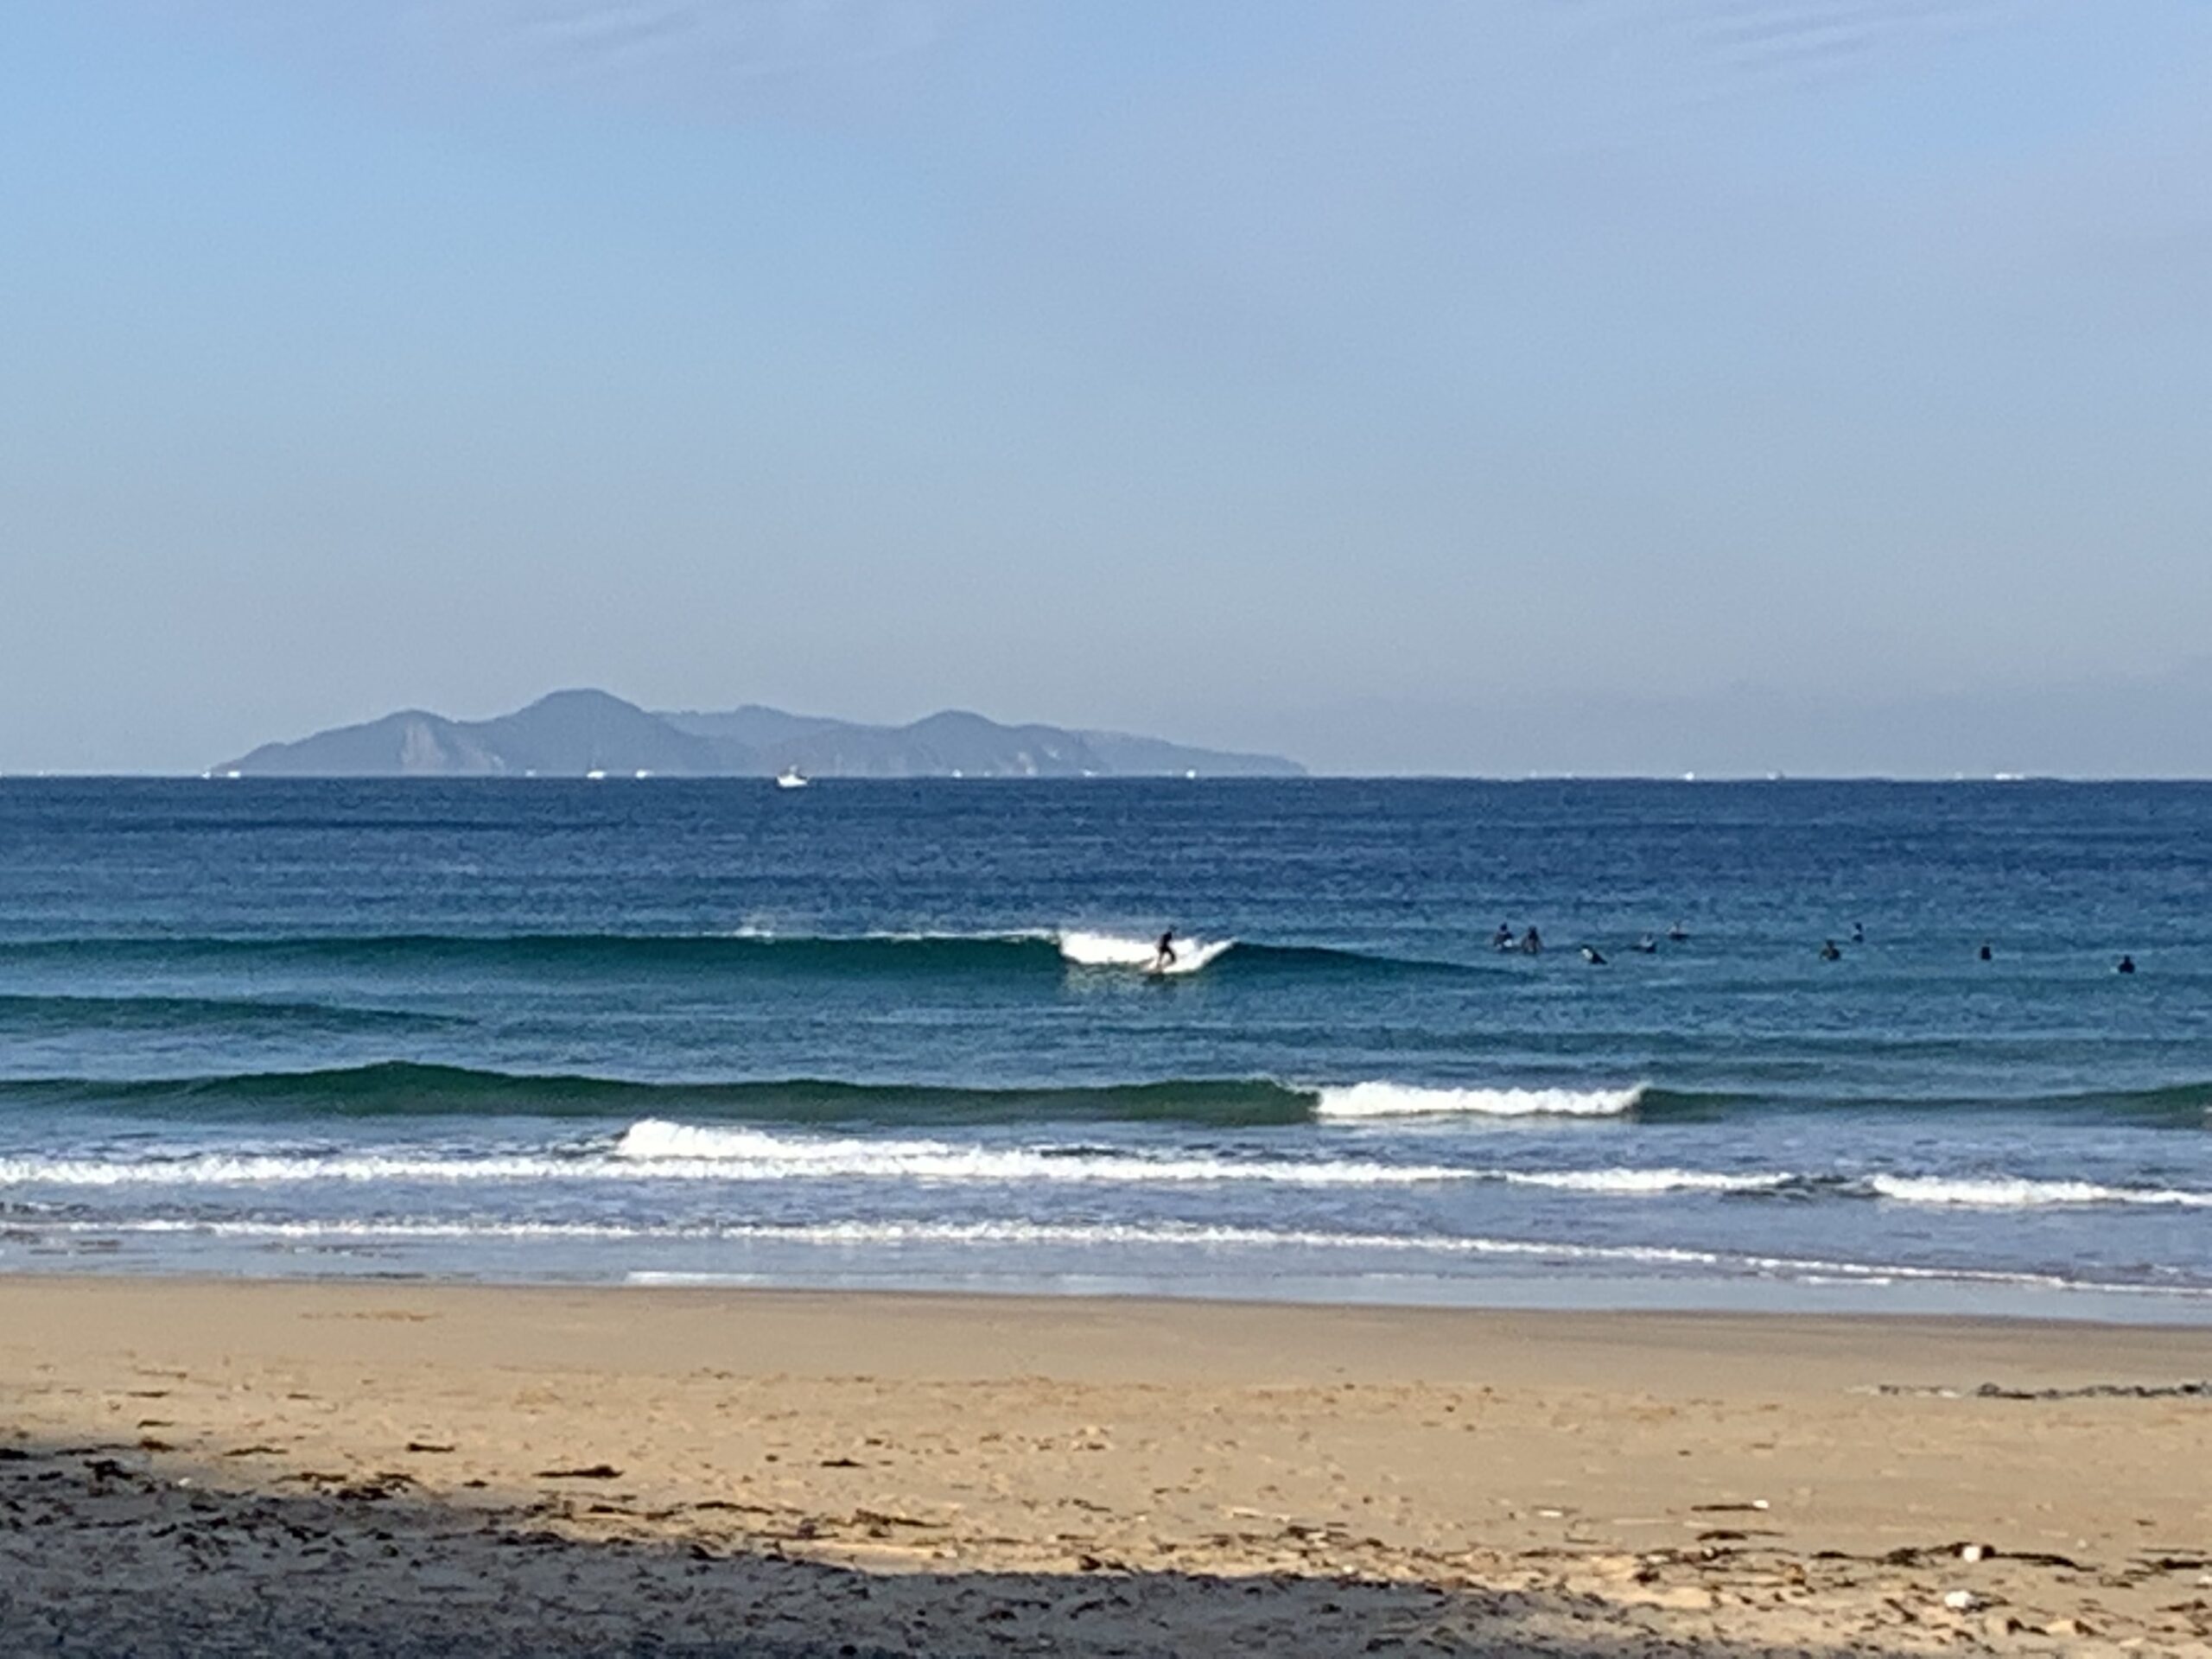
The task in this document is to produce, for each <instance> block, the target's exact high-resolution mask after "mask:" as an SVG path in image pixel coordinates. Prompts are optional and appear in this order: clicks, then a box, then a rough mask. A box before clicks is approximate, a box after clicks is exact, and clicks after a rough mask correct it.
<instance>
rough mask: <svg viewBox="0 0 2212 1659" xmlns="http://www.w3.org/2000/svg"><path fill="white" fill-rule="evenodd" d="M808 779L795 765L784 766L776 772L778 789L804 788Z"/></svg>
mask: <svg viewBox="0 0 2212 1659" xmlns="http://www.w3.org/2000/svg"><path fill="white" fill-rule="evenodd" d="M810 781H811V780H810V779H809V778H808V777H807V775H806V774H805V773H804V772H801V771H800V770H799V769H798V767H797V766H785V768H784V769H783V770H782V771H781V772H778V773H777V774H776V787H777V788H778V789H804V788H805V787H806V786H807V785H808V783H809V782H810Z"/></svg>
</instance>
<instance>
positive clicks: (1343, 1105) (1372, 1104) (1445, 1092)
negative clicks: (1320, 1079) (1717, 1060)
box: [1314, 1083, 1644, 1118]
mask: <svg viewBox="0 0 2212 1659" xmlns="http://www.w3.org/2000/svg"><path fill="white" fill-rule="evenodd" d="M1643 1091H1644V1085H1643V1084H1633V1085H1631V1086H1630V1087H1629V1088H1626V1089H1434V1088H1420V1087H1416V1086H1415V1085H1414V1084H1404V1083H1355V1084H1350V1085H1349V1086H1346V1087H1344V1088H1335V1089H1323V1090H1321V1091H1320V1097H1319V1101H1318V1103H1316V1105H1315V1107H1314V1114H1315V1116H1319V1117H1325V1118H1360V1117H1428V1116H1447V1115H1448V1116H1476V1117H1620V1116H1625V1115H1627V1114H1628V1113H1630V1112H1632V1111H1634V1110H1635V1109H1636V1108H1637V1103H1638V1102H1639V1101H1641V1100H1642V1099H1643Z"/></svg>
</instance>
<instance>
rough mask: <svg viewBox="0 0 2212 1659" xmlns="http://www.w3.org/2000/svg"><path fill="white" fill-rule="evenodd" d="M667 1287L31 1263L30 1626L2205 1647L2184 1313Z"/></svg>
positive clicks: (202, 1640) (12, 1482)
mask: <svg viewBox="0 0 2212 1659" xmlns="http://www.w3.org/2000/svg"><path fill="white" fill-rule="evenodd" d="M644 1288H648V1287H622V1286H597V1287H576V1286H552V1285H496V1286H494V1285H479V1284H456V1283H453V1282H435V1283H434V1282H425V1281H374V1282H363V1281H334V1280H315V1281H304V1280H252V1281H250V1280H233V1279H213V1278H202V1279H194V1278H188V1277H182V1276H175V1277H171V1276H153V1275H148V1276H137V1277H133V1276H124V1275H122V1274H111V1273H104V1274H42V1273H40V1274H8V1275H0V1586H12V1587H8V1588H0V1646H8V1645H9V1644H10V1643H13V1645H14V1646H16V1647H21V1646H27V1645H32V1644H34V1642H38V1643H41V1644H42V1645H54V1646H58V1647H59V1649H60V1650H61V1651H65V1652H70V1651H82V1652H97V1651H102V1650H106V1649H113V1648H115V1647H120V1646H134V1645H135V1646H136V1647H137V1650H139V1651H141V1652H143V1653H148V1654H165V1653H171V1652H175V1653H178V1654H185V1653H192V1654H199V1653H203V1652H205V1653H214V1652H219V1651H231V1650H238V1651H247V1652H252V1651H259V1650H263V1649H262V1648H260V1647H257V1646H256V1645H255V1643H257V1642H259V1643H263V1644H264V1646H265V1649H266V1650H268V1651H270V1652H292V1651H299V1652H321V1651H324V1650H325V1649H323V1648H320V1647H316V1646H315V1645H314V1644H313V1643H311V1642H308V1641H306V1639H305V1638H304V1637H302V1630H325V1631H330V1632H334V1633H339V1634H342V1636H343V1638H344V1639H343V1641H342V1642H341V1641H340V1640H339V1639H338V1636H337V1635H334V1636H333V1637H332V1643H333V1645H331V1646H330V1647H329V1649H327V1650H329V1651H332V1652H340V1651H344V1652H353V1653H367V1654H377V1653H385V1652H390V1653H393V1654H398V1653H403V1652H419V1651H422V1650H424V1649H425V1648H426V1647H427V1646H429V1645H434V1644H435V1643H437V1642H440V1641H448V1643H449V1642H450V1640H451V1639H453V1638H454V1637H455V1632H456V1631H460V1632H463V1633H465V1638H466V1639H462V1640H461V1646H462V1647H464V1648H465V1649H467V1650H469V1651H481V1652H498V1653H505V1652H510V1651H512V1652H515V1653H523V1652H538V1651H542V1652H558V1653H567V1652H571V1651H573V1652H579V1653H581V1652H604V1651H622V1652H628V1651H632V1650H633V1648H634V1647H635V1646H636V1644H637V1643H642V1642H645V1640H647V1639H648V1638H652V1639H655V1640H657V1641H658V1642H660V1643H664V1644H665V1645H664V1646H663V1647H661V1648H660V1649H658V1650H660V1651H664V1652H677V1653H691V1652H696V1653H699V1654H702V1655H703V1654H707V1653H721V1652H728V1653H732V1654H734V1653H737V1652H741V1651H743V1652H758V1653H760V1654H768V1655H777V1656H781V1655H783V1654H785V1653H791V1654H796V1653H801V1652H806V1653H813V1652H826V1653H835V1652H837V1651H838V1650H839V1649H840V1648H841V1646H842V1645H844V1644H846V1643H850V1644H852V1645H853V1648H854V1650H855V1652H858V1653H862V1654H879V1655H880V1654H894V1653H895V1654H916V1655H919V1654H930V1655H938V1654H968V1653H983V1652H1001V1651H1023V1650H1027V1651H1058V1652H1071V1653H1093V1652H1096V1653H1099V1654H1102V1655H1103V1654H1105V1653H1109V1652H1138V1653H1162V1654H1165V1653H1176V1652H1186V1651H1196V1650H1211V1649H1221V1648H1224V1647H1231V1646H1236V1645H1244V1646H1249V1647H1253V1648H1254V1649H1255V1650H1260V1651H1266V1652H1269V1653H1277V1652H1280V1653H1285V1654H1306V1653H1311V1654H1317V1655H1318V1654H1335V1653H1344V1652H1359V1651H1362V1650H1363V1649H1364V1648H1366V1647H1367V1646H1368V1645H1369V1644H1370V1642H1372V1641H1375V1640H1378V1639H1380V1640H1383V1646H1384V1647H1389V1646H1392V1645H1395V1644H1401V1643H1402V1644H1403V1645H1405V1646H1407V1647H1408V1648H1409V1649H1419V1648H1420V1647H1421V1644H1422V1643H1427V1644H1428V1649H1427V1650H1431V1651H1435V1650H1442V1651H1449V1652H1478V1651H1494V1650H1497V1649H1499V1648H1501V1647H1503V1648H1506V1649H1511V1650H1516V1651H1535V1652H1544V1651H1550V1652H1561V1653H1566V1652H1590V1653H1598V1652H1605V1653H1624V1652H1634V1651H1643V1650H1649V1649H1652V1648H1656V1646H1657V1645H1658V1644H1660V1643H1665V1642H1671V1643H1677V1644H1679V1650H1688V1651H1694V1652H1700V1653H1713V1654H1724V1653H1725V1654H1747V1653H1751V1652H1757V1651H1762V1650H1765V1649H1770V1648H1774V1647H1787V1648H1791V1649H1819V1650H1821V1651H1827V1652H1865V1653H1876V1652H1881V1653H1892V1652H1903V1651H1923V1650H1924V1651H1935V1650H1938V1649H1941V1650H1944V1651H1959V1650H1962V1649H1963V1650H1970V1651H1980V1650H1988V1651H2007V1652H2009V1651H2024V1652H2026V1651H2034V1652H2050V1651H2067V1652H2076V1651H2094V1650H2101V1648H2102V1647H2103V1646H2104V1644H2107V1643H2117V1642H2121V1641H2126V1640H2130V1639H2133V1640H2134V1641H2135V1642H2136V1643H2137V1649H2136V1650H2139V1651H2141V1650H2148V1651H2152V1652H2158V1653H2168V1652H2173V1653H2183V1652H2212V1492H2208V1491H2206V1490H2205V1489H2204V1482H2203V1479H2202V1471H2204V1470H2205V1469H2207V1468H2212V1388H2208V1387H2207V1386H2206V1380H2207V1379H2209V1378H2212V1332H2207V1331H2204V1330H2202V1329H2191V1328H2188V1327H2180V1326H2145V1325H2105V1324H2096V1323H2088V1322H2063V1321H2055V1320H2023V1319H1999V1318H1985V1319H1947V1318H1936V1317H1928V1316H1916V1315H1884V1314H1859V1313H1839V1314H1789V1313H1690V1312H1671V1311H1642V1312H1631V1311H1604V1312H1569V1311H1550V1310H1495V1309H1485V1310H1478V1309H1459V1308H1408V1307H1385V1306H1371V1305H1370V1306H1342V1305H1339V1306H1317V1305H1311V1304H1294V1303H1281V1302H1263V1303H1250V1302H1230V1301H1211V1300H1209V1301H1198V1300H1184V1299H1179V1298H1160V1299H1138V1298H1119V1297H1111V1298H1109V1297H1073V1296H1045V1297H1033V1296H1032V1297H1023V1296H1015V1295H1010V1294H984V1295H976V1294H955V1293H947V1292H926V1291H925V1292H901V1293H895V1294H877V1293H869V1292H861V1291H827V1292H825V1291H812V1290H774V1289H735V1288H731V1287H695V1286H655V1287H649V1289H650V1294H639V1291H640V1290H641V1289H644ZM1985 1385H1989V1386H1992V1387H1993V1388H1994V1389H1995V1390H1996V1392H1994V1393H1984V1392H1982V1390H1983V1389H1984V1388H1985ZM2199 1389H2202V1390H2203V1391H2202V1392H2199V1391H2198V1390H2199ZM40 1517H43V1518H42V1519H41V1518H40ZM1962 1546H1964V1547H1967V1549H1965V1550H1962V1548H1961V1547H1962ZM1969 1551H1970V1552H1971V1553H1968V1552H1969ZM340 1563H343V1564H344V1570H343V1571H340V1567H339V1564H340ZM218 1564H219V1566H220V1567H221V1569H222V1570H221V1571H220V1572H209V1571H208V1570H207V1568H208V1567H212V1566H214V1565H218ZM480 1592H481V1593H480ZM493 1592H496V1593H493ZM1947 1597H1948V1598H1951V1599H1952V1600H1951V1601H1950V1602H1949V1603H1947V1601H1946V1598H1947ZM255 1608H266V1609H274V1610H276V1611H274V1612H263V1613H256V1612H255V1611H253V1610H254V1609H255ZM254 1618H265V1619H274V1620H276V1621H277V1622H276V1623H272V1624H268V1625H267V1626H266V1629H265V1630H264V1633H263V1634H262V1635H259V1636H255V1637H253V1638H252V1639H251V1640H242V1639H241V1637H240V1632H241V1631H248V1632H251V1631H252V1630H255V1629H257V1628H259V1627H256V1626H254V1625H253V1624H252V1622H251V1621H252V1620H253V1619H254ZM456 1618H461V1619H462V1621H463V1622H462V1623H461V1624H458V1625H456V1624H454V1623H453V1622H452V1621H454V1619H456ZM48 1636H52V1637H56V1638H58V1639H57V1640H56V1641H54V1642H51V1643H48V1642H46V1641H45V1639H44V1638H45V1637H48ZM1001 1637H1007V1638H1008V1640H1006V1641H1001V1640H1000V1638H1001ZM72 1641H76V1642H78V1643H80V1644H82V1645H79V1646H74V1647H73V1646H72V1645H70V1643H71V1642H72ZM164 1643H167V1645H164ZM715 1643H724V1644H726V1645H723V1646H717V1645H715ZM226 1644H227V1645H226ZM564 1644H565V1645H564ZM748 1644H749V1645H748ZM639 1650H642V1649H639ZM1378 1650H1380V1649H1378ZM2113 1650H2115V1651H2116V1650H2118V1649H2113Z"/></svg>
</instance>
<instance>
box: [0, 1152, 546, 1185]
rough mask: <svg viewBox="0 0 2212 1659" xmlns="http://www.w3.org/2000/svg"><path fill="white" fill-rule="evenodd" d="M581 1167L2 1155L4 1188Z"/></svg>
mask: <svg viewBox="0 0 2212 1659" xmlns="http://www.w3.org/2000/svg"><path fill="white" fill-rule="evenodd" d="M576 1167H577V1165H576V1164H575V1163H574V1162H572V1161H570V1160H566V1159H560V1158H544V1157H506V1158H500V1157H490V1158H439V1157H423V1156H411V1155H406V1154H399V1155H385V1154H334V1155H331V1156H326V1157H317V1156H315V1155H313V1154H290V1155H284V1156H277V1155H267V1154H264V1155H253V1156H242V1155H233V1154H223V1153H202V1154H192V1155H188V1156H185V1157H179V1158H147V1159H133V1160H129V1161H115V1162H106V1161H103V1160H98V1159H92V1158H0V1186H253V1185H282V1184H284V1183H287V1182H295V1181H346V1182H367V1181H532V1180H549V1179H558V1178H559V1177H561V1176H563V1175H566V1174H568V1173H571V1172H572V1171H573V1170H575V1168H576Z"/></svg>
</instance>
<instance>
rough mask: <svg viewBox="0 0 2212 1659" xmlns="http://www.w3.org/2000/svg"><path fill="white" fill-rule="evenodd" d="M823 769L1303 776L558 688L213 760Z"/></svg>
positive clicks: (589, 769) (1205, 755)
mask: <svg viewBox="0 0 2212 1659" xmlns="http://www.w3.org/2000/svg"><path fill="white" fill-rule="evenodd" d="M791 770H796V771H798V772H802V773H804V774H805V775H806V776H809V777H817V778H960V777H965V778H1085V777H1123V778H1128V777H1170V776H1179V775H1183V774H1189V773H1196V774H1199V775H1205V776H1216V777H1224V776H1226V777H1248V778H1249V777H1274V778H1282V777H1301V776H1303V775H1304V774H1305V771H1306V769H1305V767H1303V766H1300V765H1299V763H1298V762H1296V761H1294V760H1286V759H1284V758H1283V757H1281V756H1279V755H1268V754H1248V753H1239V752H1236V751H1231V750H1222V749H1205V748H1198V747H1192V746H1190V745H1186V744H1180V743H1172V742H1169V741H1166V739H1163V738H1154V737H1141V736H1137V735H1135V734H1129V733H1123V732H1109V731H1090V730H1081V729H1074V728H1066V727H1059V726H1047V725H1042V724H1038V723H1034V722H1030V723H1025V724H1020V725H1007V724H1004V723H1001V721H995V720H991V719H989V718H988V717H986V716H985V715H978V714H975V713H972V712H970V711H969V710H966V709H944V710H941V711H939V712H938V713H937V714H933V715H925V716H924V717H923V718H921V719H919V720H917V721H910V722H909V723H907V724H906V725H904V726H873V725H868V724H866V723H864V722H861V721H846V720H838V719H835V718H833V717H831V716H828V715H794V714H790V713H787V712H786V711H785V710H783V709H771V708H768V707H766V706H765V705H763V704H759V703H747V704H744V705H741V706H740V707H739V708H736V709H727V710H721V711H710V710H653V709H644V708H641V707H639V705H638V704H636V703H633V702H626V701H625V700H624V699H622V698H620V697H618V696H613V694H611V693H609V692H606V691H601V690H595V689H592V688H573V689H569V690H560V691H553V692H550V693H548V694H547V695H546V696H543V697H540V698H538V699H537V701H536V702H532V703H530V704H528V705H526V706H525V707H524V708H521V709H516V710H514V711H513V712H512V713H510V714H505V715H493V716H491V717H490V718H488V719H485V720H454V719H451V718H449V717H448V716H446V715H439V714H435V713H432V712H431V711H430V710H429V709H398V710H396V711H394V712H393V713H391V714H389V715H381V716H379V717H378V718H377V719H375V720H370V721H361V722H359V723H358V724H355V725H351V726H339V727H333V728H329V729H327V730H325V731H321V732H315V733H311V734H308V736H306V737H302V738H298V739H296V740H293V741H288V742H276V743H264V744H262V745H261V746H259V747H257V748H254V749H252V750H250V751H248V752H247V753H245V754H243V755H240V756H239V757H238V758H237V759H236V760H229V761H225V762H223V763H222V764H220V765H219V766H214V767H212V768H210V771H211V772H214V773H219V774H224V775H233V774H234V775H237V776H239V777H291V778H398V777H431V778H437V777H447V778H452V777H494V778H496V777H564V776H565V777H586V776H590V775H593V774H595V773H596V774H602V775H606V774H632V775H639V774H656V775H662V776H669V777H690V778H747V777H772V776H774V775H776V774H778V773H779V772H785V771H791Z"/></svg>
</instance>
